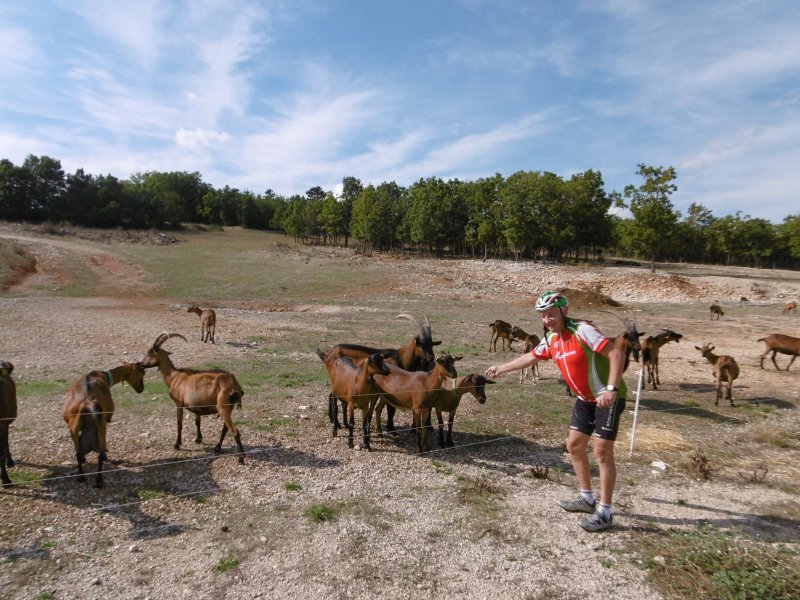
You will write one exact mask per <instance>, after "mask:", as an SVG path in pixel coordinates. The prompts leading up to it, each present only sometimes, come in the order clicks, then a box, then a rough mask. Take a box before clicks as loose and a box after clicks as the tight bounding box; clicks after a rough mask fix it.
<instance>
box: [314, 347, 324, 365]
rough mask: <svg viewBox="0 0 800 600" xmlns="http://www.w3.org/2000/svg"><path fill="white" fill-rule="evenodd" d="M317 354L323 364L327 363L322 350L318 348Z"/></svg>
mask: <svg viewBox="0 0 800 600" xmlns="http://www.w3.org/2000/svg"><path fill="white" fill-rule="evenodd" d="M315 352H316V353H317V356H319V359H320V360H321V361H322V362H325V353H324V352H323V351H322V350H320V349H319V348H317V349H316V350H315Z"/></svg>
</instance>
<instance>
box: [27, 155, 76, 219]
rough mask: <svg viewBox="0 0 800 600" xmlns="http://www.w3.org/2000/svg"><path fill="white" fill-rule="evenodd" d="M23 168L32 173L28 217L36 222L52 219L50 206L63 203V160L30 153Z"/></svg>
mask: <svg viewBox="0 0 800 600" xmlns="http://www.w3.org/2000/svg"><path fill="white" fill-rule="evenodd" d="M22 168H23V169H25V170H26V171H28V173H30V177H31V179H30V182H31V185H32V190H31V191H32V193H31V195H30V197H29V200H30V205H29V206H28V217H27V218H29V219H30V220H32V221H36V222H40V221H44V220H47V219H50V218H51V216H50V207H52V206H59V205H60V204H61V197H62V195H63V194H64V189H65V187H66V183H65V180H64V171H63V170H62V169H61V161H59V160H56V159H54V158H50V157H49V156H34V155H33V154H29V155H28V157H27V158H26V159H25V162H24V163H23V165H22Z"/></svg>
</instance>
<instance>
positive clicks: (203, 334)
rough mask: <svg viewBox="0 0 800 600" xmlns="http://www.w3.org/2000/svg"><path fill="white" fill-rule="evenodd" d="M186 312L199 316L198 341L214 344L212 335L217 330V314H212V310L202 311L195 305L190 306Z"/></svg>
mask: <svg viewBox="0 0 800 600" xmlns="http://www.w3.org/2000/svg"><path fill="white" fill-rule="evenodd" d="M186 312H190V313H194V314H196V315H200V340H201V341H202V342H207V341H208V340H211V343H212V344H213V343H214V333H215V332H216V330H217V313H215V312H214V309H213V308H206V309H205V310H203V309H202V308H200V307H199V306H197V305H196V304H192V305H191V306H190V307H189V308H188V309H186Z"/></svg>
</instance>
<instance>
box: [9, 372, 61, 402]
mask: <svg viewBox="0 0 800 600" xmlns="http://www.w3.org/2000/svg"><path fill="white" fill-rule="evenodd" d="M14 376H16V373H14ZM67 387H68V384H67V382H66V381H64V380H57V381H21V382H17V397H18V398H20V397H24V396H37V395H42V396H52V395H53V394H56V395H58V394H61V395H63V394H64V392H65V391H66V389H67Z"/></svg>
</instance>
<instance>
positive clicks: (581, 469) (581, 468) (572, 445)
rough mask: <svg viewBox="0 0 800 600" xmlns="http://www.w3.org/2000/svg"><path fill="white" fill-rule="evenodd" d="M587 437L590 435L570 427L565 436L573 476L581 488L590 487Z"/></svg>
mask: <svg viewBox="0 0 800 600" xmlns="http://www.w3.org/2000/svg"><path fill="white" fill-rule="evenodd" d="M589 439H590V436H588V435H586V434H585V433H581V432H580V431H575V430H574V429H570V430H569V435H568V436H567V452H569V458H570V460H571V461H572V468H573V469H575V476H576V477H577V478H578V484H579V485H580V489H581V490H590V489H592V473H591V470H590V467H589V453H588V452H587V448H588V447H589ZM612 444H613V442H612ZM595 448H596V446H595ZM595 451H596V450H595ZM612 451H613V446H612ZM612 463H613V454H612ZM601 476H602V471H601ZM601 482H602V479H601ZM612 490H613V485H612Z"/></svg>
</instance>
